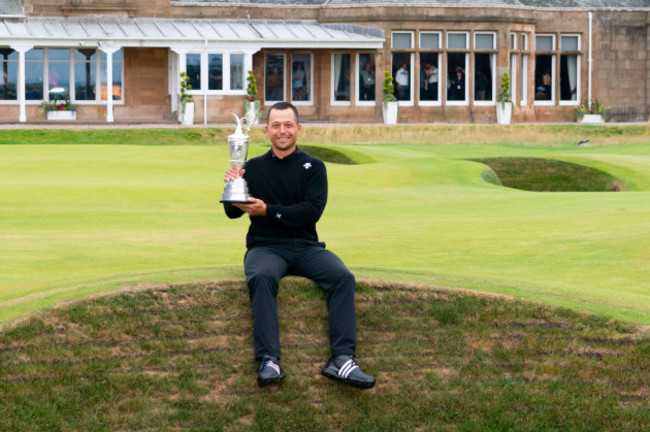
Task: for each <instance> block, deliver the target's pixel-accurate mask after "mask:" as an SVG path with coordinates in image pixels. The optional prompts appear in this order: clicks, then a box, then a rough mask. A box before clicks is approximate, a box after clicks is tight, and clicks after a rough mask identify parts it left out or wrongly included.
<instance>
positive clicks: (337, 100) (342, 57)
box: [332, 54, 374, 105]
mask: <svg viewBox="0 0 650 432" xmlns="http://www.w3.org/2000/svg"><path fill="white" fill-rule="evenodd" d="M350 61H351V60H350V54H332V105H349V104H350V96H351V93H350V74H351V68H350ZM362 72H364V73H365V70H364V71H362ZM362 82H363V80H362ZM372 82H373V87H374V71H373V76H372ZM373 91H374V88H373Z"/></svg>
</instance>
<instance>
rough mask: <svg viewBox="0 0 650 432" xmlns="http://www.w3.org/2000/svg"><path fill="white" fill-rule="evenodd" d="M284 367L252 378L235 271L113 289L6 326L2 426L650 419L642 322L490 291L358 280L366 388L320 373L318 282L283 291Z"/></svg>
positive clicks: (492, 426) (556, 424) (322, 344)
mask: <svg viewBox="0 0 650 432" xmlns="http://www.w3.org/2000/svg"><path fill="white" fill-rule="evenodd" d="M278 302H279V308H280V311H281V314H280V316H281V320H280V327H281V332H282V333H281V334H282V342H283V344H284V345H283V353H282V366H283V368H284V369H285V371H286V373H287V378H286V379H285V380H284V382H283V383H282V384H281V385H279V386H276V385H273V386H269V387H266V388H263V389H260V388H258V386H257V383H256V380H255V373H254V370H255V367H256V363H255V362H254V361H253V360H252V358H251V351H252V348H251V345H252V336H251V327H252V326H251V318H250V306H249V300H248V295H247V289H246V286H245V284H244V283H243V282H241V281H240V282H230V283H211V284H188V285H176V286H169V287H166V288H162V289H158V290H153V291H142V292H138V293H123V294H120V295H115V296H110V297H103V298H99V299H94V300H90V301H80V302H77V303H75V304H73V305H70V306H69V307H65V308H60V309H57V310H52V311H48V312H47V313H44V314H41V315H40V316H39V317H38V318H34V319H32V320H30V321H28V322H26V323H24V324H21V325H19V326H17V327H15V328H13V329H12V330H10V331H6V332H4V333H0V430H3V431H5V430H6V431H35V430H39V431H52V432H56V431H113V430H120V431H121V430H155V431H177V430H187V431H235V432H236V431H260V430H262V431H328V430H333V431H342V430H345V431H359V432H366V431H395V432H401V431H415V430H431V431H438V430H441V431H446V430H449V431H510V430H513V431H585V432H594V431H596V432H597V431H626V432H642V431H646V430H648V426H650V411H649V410H648V404H647V402H648V398H649V397H650V381H649V375H648V373H647V371H648V368H649V367H650V360H649V359H650V338H649V337H648V335H647V333H646V334H645V335H643V334H641V333H638V332H637V331H636V330H635V329H634V327H633V326H630V325H628V324H625V323H621V322H618V321H608V320H606V319H603V318H600V317H595V316H585V315H581V314H578V313H576V312H574V311H571V310H567V309H555V308H549V307H540V306H538V305H534V304H531V303H527V302H521V301H509V300H504V299H502V298H497V297H491V298H490V297H485V296H474V295H468V294H465V293H461V292H458V291H447V290H435V289H423V288H421V287H419V288H416V287H408V286H400V285H379V286H376V287H372V286H367V285H365V284H360V285H359V286H358V289H357V310H358V329H359V340H360V344H359V349H358V352H357V354H358V355H357V358H358V360H359V362H360V363H361V365H362V367H363V368H364V369H365V370H366V371H368V372H369V373H372V374H373V375H375V376H376V377H377V385H376V386H375V387H374V388H373V389H371V390H366V391H360V390H357V389H353V388H350V387H345V386H342V385H341V384H338V383H335V382H332V381H330V380H328V379H326V378H325V377H323V376H321V375H320V369H321V368H322V367H323V366H324V364H325V362H326V360H327V358H328V355H329V353H328V351H329V350H328V347H327V345H328V344H327V341H328V338H327V314H326V310H325V295H324V293H322V292H321V291H320V290H319V289H318V288H317V287H316V286H315V285H314V284H312V283H306V282H304V280H302V279H288V280H285V281H284V282H283V284H282V287H281V290H280V294H279V296H278Z"/></svg>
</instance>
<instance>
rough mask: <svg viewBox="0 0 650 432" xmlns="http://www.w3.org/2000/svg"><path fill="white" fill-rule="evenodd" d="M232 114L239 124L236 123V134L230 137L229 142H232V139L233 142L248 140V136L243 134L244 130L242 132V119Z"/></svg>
mask: <svg viewBox="0 0 650 432" xmlns="http://www.w3.org/2000/svg"><path fill="white" fill-rule="evenodd" d="M231 114H232V115H233V117H235V121H236V122H237V123H236V127H235V133H233V134H232V135H230V136H228V139H229V140H231V139H232V140H237V139H239V140H241V139H245V138H248V135H246V134H245V133H244V132H243V130H242V126H241V121H242V119H240V118H239V117H238V116H237V114H235V113H231Z"/></svg>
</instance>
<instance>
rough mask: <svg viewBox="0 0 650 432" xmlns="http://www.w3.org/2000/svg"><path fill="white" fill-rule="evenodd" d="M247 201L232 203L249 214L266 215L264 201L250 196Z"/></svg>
mask: <svg viewBox="0 0 650 432" xmlns="http://www.w3.org/2000/svg"><path fill="white" fill-rule="evenodd" d="M248 202H249V203H248V204H240V203H233V206H235V207H237V208H238V209H240V210H241V211H243V212H244V213H246V214H248V215H249V216H266V203H265V202H264V201H262V200H261V199H257V198H253V197H250V198H248Z"/></svg>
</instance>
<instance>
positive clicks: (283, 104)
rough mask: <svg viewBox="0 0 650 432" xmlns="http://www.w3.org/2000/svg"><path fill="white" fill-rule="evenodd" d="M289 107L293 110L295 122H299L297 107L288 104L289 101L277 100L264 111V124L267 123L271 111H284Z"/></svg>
mask: <svg viewBox="0 0 650 432" xmlns="http://www.w3.org/2000/svg"><path fill="white" fill-rule="evenodd" d="M287 109H290V110H292V111H293V114H294V115H295V116H296V124H300V117H299V116H298V108H296V107H295V106H294V105H293V104H290V103H289V102H278V103H276V104H274V105H273V106H271V108H269V111H268V112H267V113H266V124H268V123H269V119H270V118H271V111H273V110H277V111H284V110H287Z"/></svg>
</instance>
